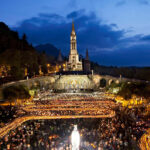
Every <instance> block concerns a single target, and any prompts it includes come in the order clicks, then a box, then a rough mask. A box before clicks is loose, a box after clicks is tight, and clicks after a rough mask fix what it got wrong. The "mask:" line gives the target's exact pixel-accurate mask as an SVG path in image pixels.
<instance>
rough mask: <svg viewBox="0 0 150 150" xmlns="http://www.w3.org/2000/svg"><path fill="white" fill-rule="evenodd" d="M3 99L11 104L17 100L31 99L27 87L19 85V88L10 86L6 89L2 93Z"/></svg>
mask: <svg viewBox="0 0 150 150" xmlns="http://www.w3.org/2000/svg"><path fill="white" fill-rule="evenodd" d="M2 93H3V97H4V99H5V100H9V102H10V104H11V102H13V101H15V100H16V99H28V98H30V94H29V91H28V89H27V87H25V86H24V85H17V86H9V87H5V88H4V89H3V91H2Z"/></svg>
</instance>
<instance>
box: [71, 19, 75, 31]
mask: <svg viewBox="0 0 150 150" xmlns="http://www.w3.org/2000/svg"><path fill="white" fill-rule="evenodd" d="M72 31H75V29H74V21H73V20H72Z"/></svg>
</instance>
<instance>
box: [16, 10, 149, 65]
mask: <svg viewBox="0 0 150 150" xmlns="http://www.w3.org/2000/svg"><path fill="white" fill-rule="evenodd" d="M72 19H73V20H74V23H75V30H76V34H77V44H78V51H79V53H80V54H83V55H84V54H85V50H86V48H88V49H89V54H90V56H91V59H92V60H94V61H97V62H99V63H100V64H103V65H140V64H141V65H150V60H149V59H148V58H150V42H149V40H150V35H147V36H144V35H135V36H133V37H125V33H126V32H127V31H126V30H119V29H118V27H117V25H116V24H110V25H109V24H103V23H102V22H103V21H102V20H101V19H99V18H97V16H96V15H95V13H93V12H91V13H88V14H87V13H85V11H84V10H79V11H73V12H71V13H69V14H67V15H66V16H65V17H63V16H60V15H58V14H47V13H41V14H39V15H38V16H37V17H32V18H29V19H26V20H23V21H22V22H21V23H19V25H18V26H17V27H16V28H14V30H17V31H19V33H20V35H22V34H23V33H26V34H27V37H28V41H29V42H30V43H33V44H34V45H37V44H44V43H51V44H54V45H55V46H56V47H57V48H59V49H61V50H62V52H63V53H64V54H66V55H68V53H69V49H70V32H71V27H72V25H71V24H72Z"/></svg>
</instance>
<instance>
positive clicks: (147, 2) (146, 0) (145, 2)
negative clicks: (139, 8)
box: [138, 0, 149, 5]
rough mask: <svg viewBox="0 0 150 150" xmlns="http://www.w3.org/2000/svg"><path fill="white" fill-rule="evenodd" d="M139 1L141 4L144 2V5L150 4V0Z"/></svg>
mask: <svg viewBox="0 0 150 150" xmlns="http://www.w3.org/2000/svg"><path fill="white" fill-rule="evenodd" d="M138 2H139V3H140V4H143V5H149V1H148V0H138Z"/></svg>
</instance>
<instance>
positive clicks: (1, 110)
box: [0, 106, 17, 127]
mask: <svg viewBox="0 0 150 150" xmlns="http://www.w3.org/2000/svg"><path fill="white" fill-rule="evenodd" d="M0 116H1V117H0V127H3V126H4V125H5V124H6V123H9V122H11V121H12V120H14V119H15V118H16V117H17V109H16V107H13V106H0Z"/></svg>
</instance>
